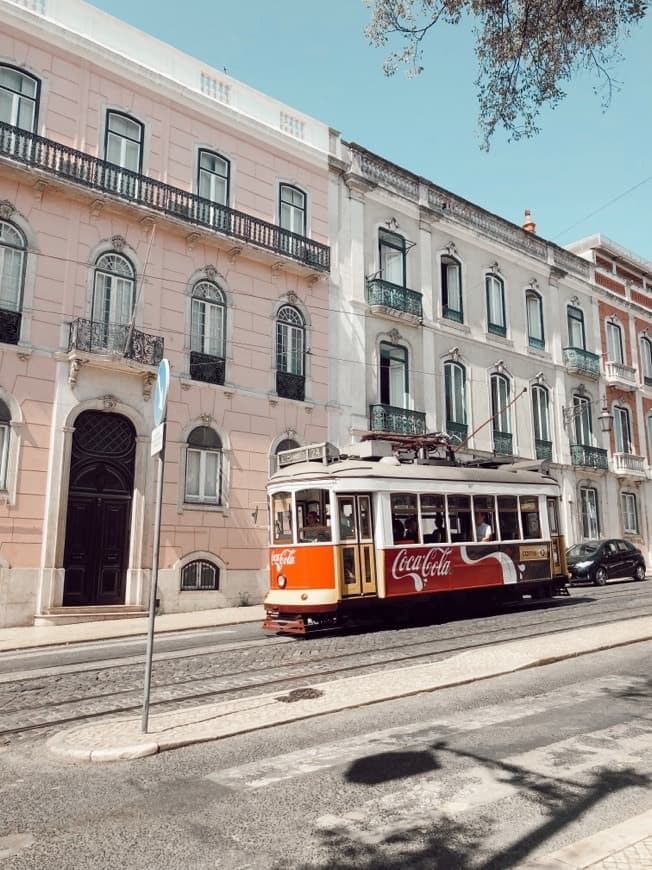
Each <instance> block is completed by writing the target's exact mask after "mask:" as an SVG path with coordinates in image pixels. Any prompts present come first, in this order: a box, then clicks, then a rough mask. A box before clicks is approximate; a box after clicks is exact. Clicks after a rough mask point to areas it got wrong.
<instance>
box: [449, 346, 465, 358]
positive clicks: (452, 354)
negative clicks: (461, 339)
mask: <svg viewBox="0 0 652 870" xmlns="http://www.w3.org/2000/svg"><path fill="white" fill-rule="evenodd" d="M448 356H449V358H450V359H451V360H452V361H453V362H459V361H460V360H461V359H462V354H461V353H460V349H459V347H451V349H450V350H449V351H448Z"/></svg>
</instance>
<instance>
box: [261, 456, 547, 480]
mask: <svg viewBox="0 0 652 870" xmlns="http://www.w3.org/2000/svg"><path fill="white" fill-rule="evenodd" d="M348 478H365V479H370V480H387V481H390V480H391V481H398V480H405V481H414V482H416V481H424V482H430V483H434V482H438V481H442V482H443V481H448V482H450V483H457V484H459V483H480V484H482V483H486V484H517V485H521V486H522V485H528V484H530V485H533V486H536V485H539V486H545V485H548V486H550V485H557V481H556V480H555V479H554V478H553V477H551V476H550V475H548V474H544V473H543V472H541V471H533V470H531V469H524V468H523V467H522V466H518V465H516V464H515V465H512V466H505V465H503V466H500V467H499V468H477V467H470V466H464V465H425V464H419V463H399V464H394V463H388V462H382V461H380V462H370V461H365V460H361V459H344V460H342V461H340V462H332V463H330V464H328V465H324V464H322V463H319V462H299V463H296V464H295V465H290V466H287V467H285V468H282V469H280V470H279V471H277V472H275V474H273V475H272V476H271V477H270V480H269V483H270V484H279V483H285V482H287V483H296V482H298V481H302V480H306V481H307V480H312V481H315V482H320V481H321V482H324V483H326V482H327V481H337V480H346V479H348Z"/></svg>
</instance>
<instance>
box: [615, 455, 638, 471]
mask: <svg viewBox="0 0 652 870" xmlns="http://www.w3.org/2000/svg"><path fill="white" fill-rule="evenodd" d="M613 461H614V471H615V473H616V474H635V475H637V476H638V475H641V476H645V457H644V456H635V455H634V454H633V453H614V454H613Z"/></svg>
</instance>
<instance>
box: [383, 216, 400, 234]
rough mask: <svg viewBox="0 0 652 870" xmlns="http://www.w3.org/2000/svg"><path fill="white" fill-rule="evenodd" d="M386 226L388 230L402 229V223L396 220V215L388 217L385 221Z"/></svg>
mask: <svg viewBox="0 0 652 870" xmlns="http://www.w3.org/2000/svg"><path fill="white" fill-rule="evenodd" d="M385 226H386V227H387V229H388V230H392V231H394V230H400V229H401V227H400V224H399V222H398V221H397V220H396V218H395V217H391V218H388V219H387V220H386V221H385Z"/></svg>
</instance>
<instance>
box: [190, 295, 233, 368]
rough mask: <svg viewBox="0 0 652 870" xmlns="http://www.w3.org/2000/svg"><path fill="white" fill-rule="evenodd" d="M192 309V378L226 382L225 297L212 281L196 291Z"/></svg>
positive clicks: (193, 296)
mask: <svg viewBox="0 0 652 870" xmlns="http://www.w3.org/2000/svg"><path fill="white" fill-rule="evenodd" d="M190 305H191V308H190V377H191V378H193V379H194V380H197V381H204V382H207V383H211V384H223V383H224V356H225V353H224V324H225V313H226V308H225V303H224V294H223V293H222V291H221V290H220V288H219V287H218V286H217V284H213V282H212V281H200V282H199V283H198V284H195V286H194V287H193V289H192V300H191V303H190Z"/></svg>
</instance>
